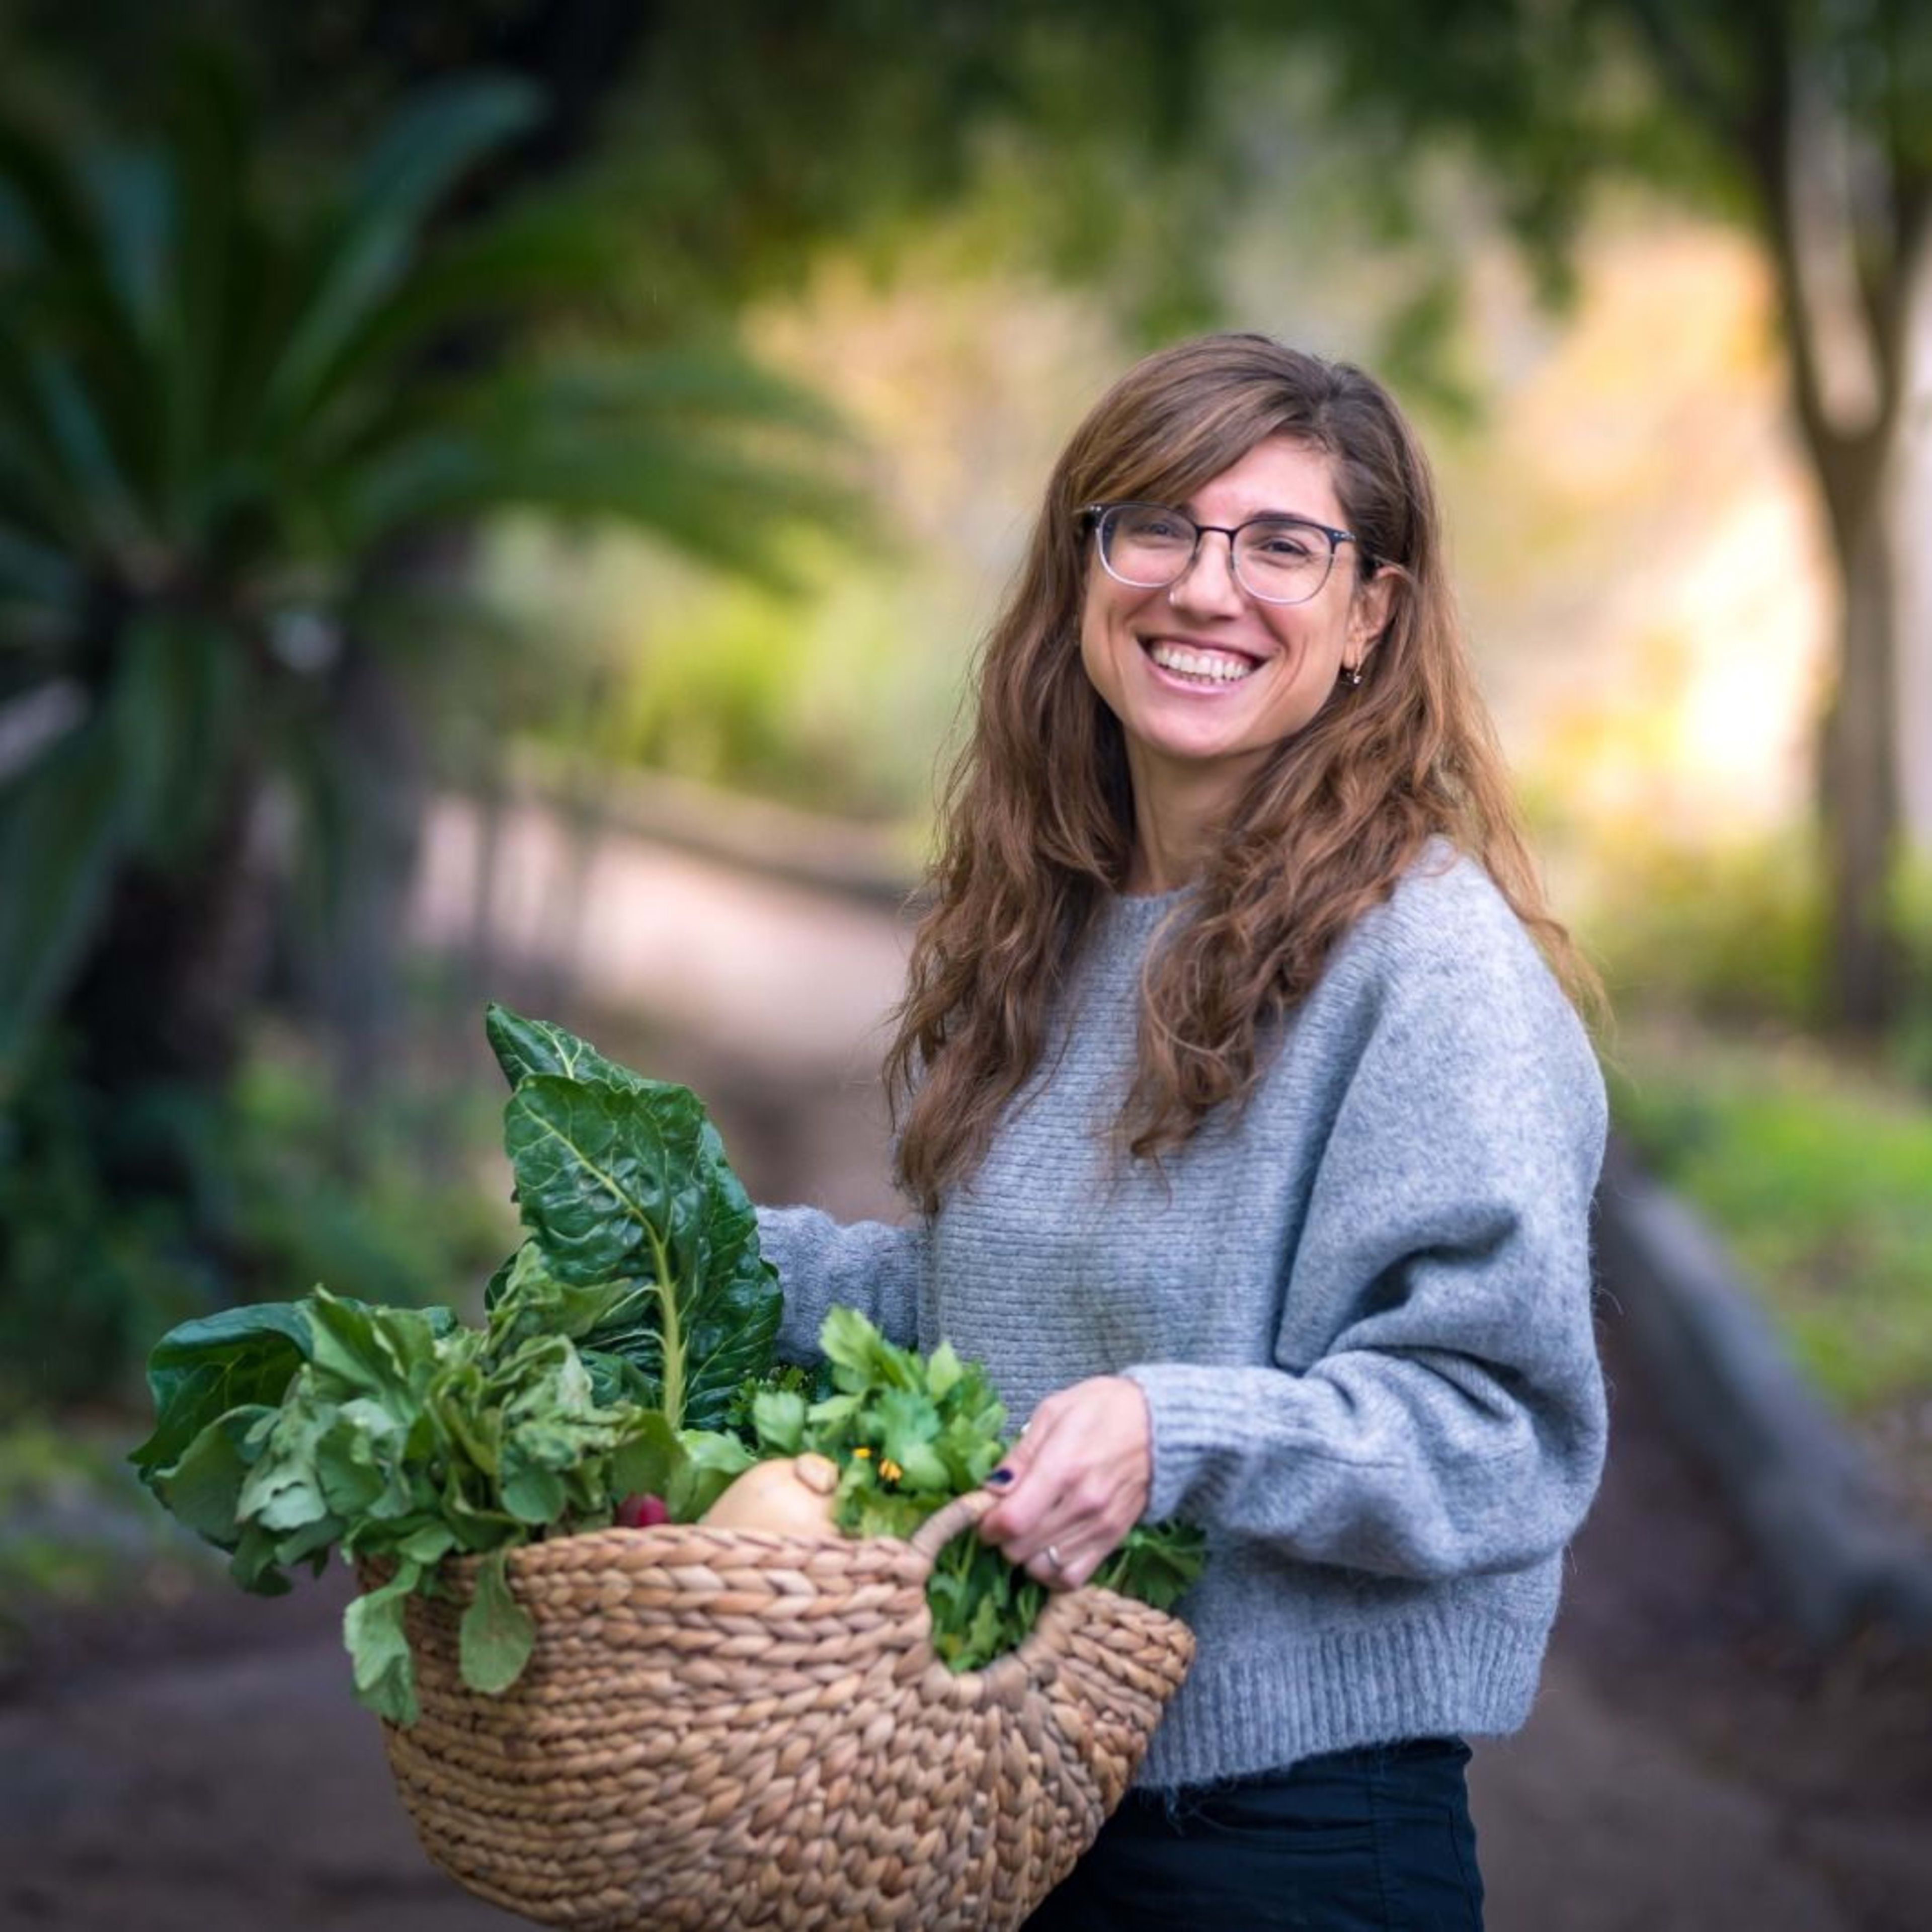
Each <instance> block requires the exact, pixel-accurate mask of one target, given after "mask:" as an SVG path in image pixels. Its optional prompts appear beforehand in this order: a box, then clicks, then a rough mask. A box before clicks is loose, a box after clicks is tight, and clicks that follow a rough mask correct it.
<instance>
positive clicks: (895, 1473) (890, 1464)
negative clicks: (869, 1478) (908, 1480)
mask: <svg viewBox="0 0 1932 1932" xmlns="http://www.w3.org/2000/svg"><path fill="white" fill-rule="evenodd" d="M879 1474H880V1475H881V1476H883V1478H885V1479H886V1481H887V1482H889V1483H896V1482H897V1481H898V1479H899V1478H901V1476H903V1475H904V1474H905V1472H904V1470H903V1469H901V1468H900V1467H899V1466H898V1464H897V1463H895V1462H894V1461H893V1460H892V1458H891V1457H889V1456H881V1457H880V1458H879Z"/></svg>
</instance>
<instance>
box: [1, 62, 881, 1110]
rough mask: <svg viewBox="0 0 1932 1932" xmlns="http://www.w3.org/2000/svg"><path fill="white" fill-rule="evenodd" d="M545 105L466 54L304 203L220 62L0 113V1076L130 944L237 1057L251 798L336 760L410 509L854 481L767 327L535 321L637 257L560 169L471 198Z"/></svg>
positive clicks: (642, 507) (774, 492) (769, 545)
mask: <svg viewBox="0 0 1932 1932" xmlns="http://www.w3.org/2000/svg"><path fill="white" fill-rule="evenodd" d="M540 112H541V104H540V103H539V102H538V100H536V99H535V98H534V97H533V96H532V94H531V93H530V92H529V90H528V89H526V88H524V87H523V86H521V85H520V84H517V83H513V82H511V81H508V80H500V79H488V78H472V79H469V80H463V81H460V82H454V83H446V84H444V85H442V86H439V87H437V88H436V89H434V90H431V91H428V92H424V93H422V94H420V95H418V96H416V98H413V100H411V101H409V102H408V103H407V104H405V105H404V107H402V108H401V110H400V111H398V113H396V114H395V116H394V118H393V119H392V121H390V123H389V124H388V126H387V127H386V129H385V130H383V133H382V134H381V136H380V138H379V139H377V141H376V142H374V145H373V146H372V147H371V148H370V149H369V151H368V154H367V157H366V159H365V160H364V161H363V163H362V166H360V168H359V170H358V171H357V172H356V173H355V174H354V175H353V178H350V179H348V180H347V181H345V182H344V184H341V187H339V189H338V190H336V191H335V192H332V193H325V194H323V195H320V196H314V197H311V199H309V200H308V203H307V205H305V206H304V207H302V208H291V207H290V206H289V205H285V204H284V202H279V201H278V199H277V198H276V197H275V196H274V195H273V194H272V192H271V188H270V185H269V169H268V166H267V165H266V156H265V154H264V151H263V142H262V141H261V139H260V136H259V133H258V130H257V129H256V127H254V124H253V122H252V119H251V113H250V111H249V108H248V102H247V101H246V99H245V95H244V94H243V92H242V90H241V89H239V87H238V86H236V84H235V83H234V82H233V80H232V78H230V77H228V76H227V75H226V74H225V73H224V72H223V71H219V70H217V69H215V68H211V67H203V68H199V69H198V70H196V71H194V72H193V74H191V75H190V77H189V78H188V80H187V82H186V83H184V86H183V87H182V89H181V90H180V91H179V98H178V105H177V107H176V110H175V113H174V114H173V115H172V118H171V120H170V121H169V123H168V124H167V125H166V128H165V130H163V133H160V135H159V136H157V137H156V138H155V139H153V140H152V141H151V142H148V143H146V144H145V145H139V146H134V147H130V148H123V149H118V150H113V151H104V150H101V149H95V150H92V151H88V150H82V149H77V148H74V147H73V146H71V145H69V144H68V143H65V142H62V141H60V140H58V139H55V138H52V137H51V136H48V135H46V133H43V132H41V131H40V130H37V129H36V128H35V127H33V126H31V125H30V124H27V123H25V122H23V121H20V120H18V119H10V120H5V121H0V724H5V722H6V721H7V720H10V721H11V724H12V725H13V729H12V730H5V729H0V1095H4V1093H5V1089H6V1085H7V1079H8V1077H9V1070H10V1067H17V1065H18V1064H19V1061H20V1055H21V1054H22V1052H23V1049H24V1048H25V1047H26V1045H27V1044H28V1043H29V1041H30V1040H31V1039H32V1038H33V1037H34V1035H35V1034H36V1033H37V1031H38V1030H39V1029H40V1028H43V1026H44V1025H45V1024H46V1022H47V1021H48V1020H49V1017H50V1016H52V1015H53V1014H55V1013H56V1012H57V1011H58V1010H59V1009H60V1008H61V1007H62V1006H63V1004H66V1005H67V1006H68V1007H69V1008H70V1010H71V1009H72V1007H74V1004H75V1003H76V1002H77V1001H81V1000H83V998H85V996H86V994H87V992H88V989H89V988H90V987H91V986H98V984H99V983H101V980H103V978H104V977H106V978H107V979H110V980H120V981H121V982H123V983H125V982H126V981H127V980H128V977H129V974H130V968H131V969H132V971H133V972H134V973H136V974H138V975H139V984H140V985H141V986H142V989H143V991H144V1004H145V1016H144V1017H142V1019H140V1020H139V1022H138V1030H140V1031H145V1032H146V1034H148V1037H149V1039H150V1041H153V1040H165V1037H166V1032H167V1029H168V1028H169V1026H170V1025H177V1026H178V1027H180V1028H183V1029H184V1040H183V1041H182V1042H181V1043H180V1044H181V1046H182V1052H181V1054H180V1055H177V1056H176V1058H177V1066H179V1064H180V1063H181V1062H182V1061H186V1062H187V1063H189V1064H193V1062H194V1061H196V1060H197V1059H199V1061H201V1062H202V1063H203V1064H205V1065H206V1067H207V1070H208V1071H209V1072H218V1071H219V1066H218V1063H219V1062H220V1060H221V1058H222V1057H223V1050H224V1045H226V1046H232V1044H233V1026H234V1022H235V1019H236V1017H237V1015H236V992H238V990H239V991H241V992H247V991H248V989H247V988H246V987H242V988H239V989H238V987H237V985H236V979H235V974H234V973H233V971H223V962H233V961H234V960H235V959H237V958H239V957H242V956H247V955H249V954H250V953H251V949H250V948H249V947H247V946H245V945H243V944H240V943H239V935H241V934H242V932H244V930H245V928H246V926H247V925H248V922H249V920H250V919H251V917H254V916H256V914H255V910H254V909H252V901H254V900H258V899H259V896H260V895H259V892H257V891H256V890H255V889H254V883H253V882H252V877H251V872H250V870H249V868H248V862H247V855H246V847H247V843H248V836H249V829H250V827H251V824H252V823H254V822H255V821H256V820H257V818H258V817H259V814H258V813H257V811H256V809H255V807H256V805H257V802H258V800H259V799H260V796H261V794H262V791H263V787H264V786H265V784H268V783H269V782H270V781H272V780H275V781H280V782H281V783H282V784H284V786H285V787H288V788H290V789H293V790H296V791H297V792H298V793H299V791H300V790H301V789H302V787H304V786H307V787H308V788H309V789H310V790H311V793H313V790H314V787H315V786H316V784H317V783H319V782H320V783H324V784H326V778H327V774H328V772H329V769H330V766H331V760H330V755H329V742H330V731H331V707H332V705H333V704H334V703H335V702H336V694H337V692H338V690H339V684H340V681H339V679H337V678H335V676H332V667H334V666H335V664H337V663H338V661H339V658H340V657H341V652H342V650H343V649H344V643H345V640H356V642H357V643H358V645H359V646H360V643H361V642H362V640H363V639H364V638H365V637H366V635H367V634H368V631H369V630H370V628H371V626H370V625H369V624H368V621H367V619H368V611H369V610H370V607H371V601H372V598H374V595H375V594H376V593H377V591H378V589H380V585H381V583H382V581H383V577H384V574H385V568H384V566H385V564H386V562H388V561H392V560H393V559H394V558H395V556H397V554H398V551H399V550H403V549H406V548H407V547H408V546H409V545H410V543H411V542H412V541H413V540H416V539H419V538H422V537H423V536H425V535H427V534H428V533H431V532H442V531H446V530H448V529H451V528H452V527H456V528H460V527H461V526H463V524H464V523H466V522H468V521H469V520H473V519H475V517H478V516H479V515H481V514H484V513H486V512H488V511H493V510H496V509H499V508H506V507H511V506H517V505H522V506H526V507H530V508H538V509H544V510H550V511H556V512H558V513H559V514H565V515H568V516H571V517H612V518H616V519H620V520H624V521H626V522H628V523H631V524H632V525H634V526H640V527H642V528H643V529H646V530H648V531H650V532H655V534H656V535H658V536H660V537H661V538H664V539H666V540H667V541H669V542H670V543H672V544H675V545H676V546H678V547H681V548H682V549H683V550H686V551H687V552H689V553H693V554H694V555H696V556H700V557H702V558H704V559H709V560H710V561H712V562H716V563H718V564H720V565H724V566H727V567H733V568H741V569H745V570H748V571H759V570H768V569H769V564H770V559H771V558H772V555H773V550H774V529H775V526H776V525H778V524H779V523H782V522H784V520H787V519H790V518H793V517H799V516H806V517H814V516H815V517H827V516H833V515H836V514H839V513H840V511H841V508H843V507H844V506H845V505H846V501H847V499H844V498H842V497H841V495H840V494H839V493H838V491H837V490H835V488H832V487H829V486H827V485H826V484H823V483H821V482H820V481H817V480H815V478H814V466H815V465H816V464H817V461H818V459H819V458H820V456H821V455H822V454H823V446H824V440H825V438H826V435H827V434H828V432H829V429H830V425H829V422H828V421H827V419H826V417H825V416H824V413H823V411H822V410H820V409H818V408H817V407H816V406H814V404H812V403H811V401H809V399H808V398H804V397H802V395H799V393H798V392H796V391H795V390H793V389H790V388H789V387H788V386H785V385H783V384H781V383H778V382H777V381H775V380H772V379H770V378H769V377H763V376H761V375H760V374H758V373H757V372H756V371H754V370H752V369H751V368H749V367H748V366H747V365H745V364H744V363H743V362H740V361H738V360H736V359H732V358H730V357H729V356H724V355H721V354H718V355H708V354H697V353H685V354H676V353H668V352H665V351H663V350H658V351H655V352H652V353H647V354H646V353H637V354H632V355H631V356H627V357H623V358H617V357H614V356H604V357H603V358H601V359H589V360H586V359H583V358H582V357H579V358H578V359H576V360H575V361H574V362H570V363H568V364H565V363H564V362H560V361H559V360H557V359H556V358H554V357H553V356H543V355H530V354H525V353H522V351H521V347H520V345H521V344H523V342H524V341H526V340H527V338H526V337H520V336H517V335H515V334H514V331H515V329H517V326H518V325H519V324H520V323H522V322H523V321H525V320H527V319H529V318H531V317H535V316H537V315H539V314H541V313H543V312H544V311H548V310H553V309H554V308H555V306H556V302H557V299H558V298H559V296H563V297H572V296H574V297H582V296H586V295H589V296H594V295H595V293H596V292H597V291H598V290H599V289H600V288H601V287H605V286H607V285H608V284H610V281H612V280H613V279H614V267H615V265H614V263H613V257H612V254H611V251H610V249H609V248H608V247H607V245H604V243H603V242H601V241H600V240H599V239H598V236H597V235H596V233H595V231H594V230H593V229H592V228H591V227H590V226H588V225H587V224H586V223H585V222H584V221H583V219H582V218H581V217H580V216H579V215H577V214H574V213H573V212H572V211H571V210H570V209H569V208H568V207H567V206H565V205H564V204H563V203H562V202H560V201H559V200H558V199H556V198H555V197H554V196H552V197H551V198H550V199H547V200H542V201H536V202H524V203H523V204H521V205H513V206H511V207H510V208H507V209H505V210H502V211H499V212H496V213H494V214H490V215H487V216H486V217H482V218H480V219H477V220H471V221H469V222H466V223H464V222H458V221H455V220H452V219H451V218H450V217H449V207H450V203H451V202H452V199H454V198H455V196H457V194H458V193H459V191H460V190H462V189H463V188H464V187H465V186H466V184H469V183H471V182H472V181H473V180H474V178H475V176H476V175H477V173H478V171H479V169H482V168H483V167H484V166H485V165H486V164H487V163H488V162H489V161H490V160H491V158H492V157H494V156H496V154H499V153H500V152H501V151H502V150H503V149H504V148H505V146H506V145H508V143H510V142H512V141H514V139H516V138H517V136H520V134H521V133H523V132H524V130H526V129H527V128H529V127H530V126H531V124H532V122H533V121H534V120H535V118H537V116H538V114H539V113H540ZM512 342H514V343H517V344H518V345H519V353H517V355H516V356H514V357H512V356H508V355H505V354H504V353H501V351H502V349H503V347H504V346H505V344H507V343H512ZM452 344H456V345H457V346H458V352H457V353H451V349H450V346H451V345H452ZM479 345H481V349H482V350H483V351H484V352H488V353H479ZM255 950H257V951H258V950H259V949H255ZM124 992H125V986H124V984H123V986H122V989H121V994H122V998H121V1004H123V1005H124V1004H125V1000H124ZM197 1008H198V1009H199V1032H197V1025H196V1010H197ZM211 1063H212V1064H211Z"/></svg>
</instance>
